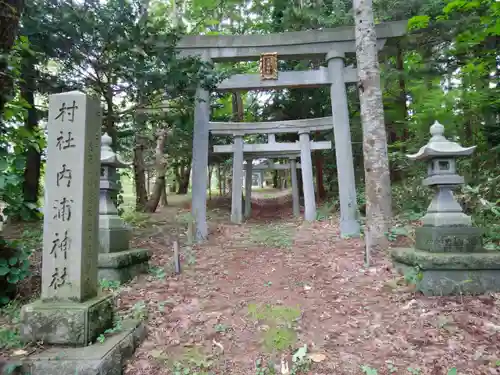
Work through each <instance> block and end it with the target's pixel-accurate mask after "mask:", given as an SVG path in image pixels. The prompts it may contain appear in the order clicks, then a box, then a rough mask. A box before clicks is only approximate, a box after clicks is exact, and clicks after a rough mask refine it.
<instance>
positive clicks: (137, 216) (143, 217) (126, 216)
mask: <svg viewBox="0 0 500 375" xmlns="http://www.w3.org/2000/svg"><path fill="white" fill-rule="evenodd" d="M121 217H122V219H123V221H125V222H126V223H127V224H129V225H130V226H132V227H133V228H144V227H147V226H148V225H149V218H150V216H149V215H148V214H146V213H143V212H137V211H134V210H131V209H125V210H124V211H123V213H122V215H121Z"/></svg>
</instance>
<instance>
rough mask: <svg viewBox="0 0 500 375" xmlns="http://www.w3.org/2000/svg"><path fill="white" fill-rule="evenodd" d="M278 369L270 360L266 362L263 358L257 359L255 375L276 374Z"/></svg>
mask: <svg viewBox="0 0 500 375" xmlns="http://www.w3.org/2000/svg"><path fill="white" fill-rule="evenodd" d="M275 374H276V370H275V369H274V363H273V362H272V361H268V362H267V363H264V361H263V360H262V359H261V358H258V359H257V360H256V361H255V375H275Z"/></svg>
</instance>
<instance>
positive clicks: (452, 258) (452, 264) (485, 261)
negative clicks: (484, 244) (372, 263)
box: [391, 248, 500, 270]
mask: <svg viewBox="0 0 500 375" xmlns="http://www.w3.org/2000/svg"><path fill="white" fill-rule="evenodd" d="M391 257H392V259H393V260H394V261H395V262H398V263H403V264H406V265H409V266H418V267H420V269H422V270H426V269H442V270H485V269H493V270H495V269H499V270H500V252H483V253H432V252H428V251H422V250H417V249H413V248H395V249H393V250H392V252H391Z"/></svg>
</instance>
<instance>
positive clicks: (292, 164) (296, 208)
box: [245, 155, 301, 217]
mask: <svg viewBox="0 0 500 375" xmlns="http://www.w3.org/2000/svg"><path fill="white" fill-rule="evenodd" d="M287 158H288V160H289V163H287V164H274V163H269V164H267V163H264V164H258V165H254V164H253V163H252V161H251V160H247V161H246V164H245V216H246V217H249V216H250V214H251V211H252V202H251V198H252V184H249V182H251V177H250V178H249V177H248V176H252V175H253V171H259V172H262V171H265V170H290V176H291V180H292V181H291V182H292V207H293V216H299V215H300V202H299V187H298V179H297V169H300V168H301V165H300V163H297V158H296V156H290V155H289V156H287ZM261 178H263V177H262V176H261Z"/></svg>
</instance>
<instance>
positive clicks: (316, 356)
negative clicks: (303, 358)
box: [309, 353, 326, 363]
mask: <svg viewBox="0 0 500 375" xmlns="http://www.w3.org/2000/svg"><path fill="white" fill-rule="evenodd" d="M309 358H310V359H311V361H313V362H316V363H318V362H323V361H324V360H325V359H326V355H324V354H323V353H311V354H309Z"/></svg>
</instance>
